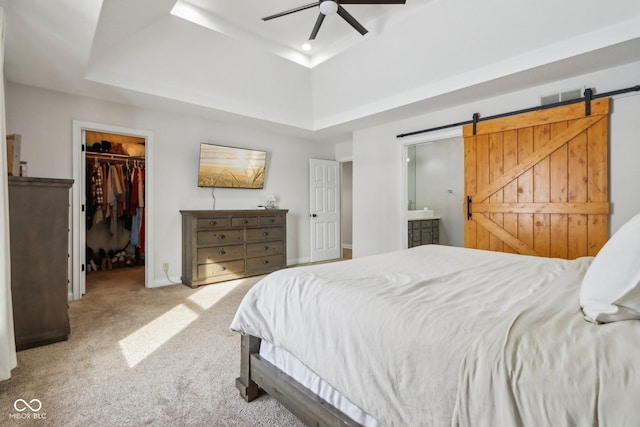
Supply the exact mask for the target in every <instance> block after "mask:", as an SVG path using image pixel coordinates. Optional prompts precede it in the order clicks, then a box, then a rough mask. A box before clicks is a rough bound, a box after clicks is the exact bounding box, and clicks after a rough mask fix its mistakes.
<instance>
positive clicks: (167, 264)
mask: <svg viewBox="0 0 640 427" xmlns="http://www.w3.org/2000/svg"><path fill="white" fill-rule="evenodd" d="M162 271H169V263H168V262H163V263H162Z"/></svg>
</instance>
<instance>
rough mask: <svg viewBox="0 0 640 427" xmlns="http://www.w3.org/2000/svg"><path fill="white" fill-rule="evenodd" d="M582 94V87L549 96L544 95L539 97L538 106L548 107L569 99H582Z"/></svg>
mask: <svg viewBox="0 0 640 427" xmlns="http://www.w3.org/2000/svg"><path fill="white" fill-rule="evenodd" d="M583 94H584V87H581V88H578V89H572V90H567V91H564V92H560V93H553V94H551V95H545V96H541V97H540V105H549V104H554V103H556V102H562V101H569V100H571V99H578V98H582V96H583Z"/></svg>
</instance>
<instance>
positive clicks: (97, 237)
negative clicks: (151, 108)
mask: <svg viewBox="0 0 640 427" xmlns="http://www.w3.org/2000/svg"><path fill="white" fill-rule="evenodd" d="M151 142H152V134H151V133H150V132H146V131H140V130H136V129H127V128H120V127H114V126H110V125H101V124H96V123H87V122H77V121H74V152H75V153H74V178H75V180H76V181H75V182H76V183H77V185H75V186H74V194H73V201H74V204H73V206H74V207H73V212H74V218H73V222H74V223H73V225H72V229H73V230H74V232H73V242H72V245H73V263H72V264H73V271H72V274H71V277H72V283H71V286H70V299H80V298H81V297H82V295H84V294H85V293H87V292H91V289H92V285H93V286H96V285H98V284H104V283H108V282H110V281H113V282H122V281H123V280H126V281H128V282H130V283H131V284H132V285H133V286H138V285H139V286H140V287H148V286H149V283H150V281H149V278H150V277H151V276H150V268H149V267H148V266H150V265H153V263H152V259H153V258H152V256H150V255H152V251H149V248H152V247H153V246H152V240H153V237H152V236H149V234H148V233H146V230H149V229H152V228H151V227H150V221H149V216H150V215H149V213H150V210H151V198H150V197H149V195H150V193H151V191H150V183H151V173H150V168H149V163H150V160H151V159H150V154H151V150H150V148H151Z"/></svg>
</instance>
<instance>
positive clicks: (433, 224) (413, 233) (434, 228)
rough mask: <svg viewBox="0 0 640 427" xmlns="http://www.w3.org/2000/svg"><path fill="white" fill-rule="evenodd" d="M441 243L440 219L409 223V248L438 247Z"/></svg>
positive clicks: (418, 220)
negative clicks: (421, 246)
mask: <svg viewBox="0 0 640 427" xmlns="http://www.w3.org/2000/svg"><path fill="white" fill-rule="evenodd" d="M439 242H440V219H439V218H433V219H417V220H411V221H409V247H410V248H412V247H414V246H420V245H432V244H433V245H437V244H438V243H439Z"/></svg>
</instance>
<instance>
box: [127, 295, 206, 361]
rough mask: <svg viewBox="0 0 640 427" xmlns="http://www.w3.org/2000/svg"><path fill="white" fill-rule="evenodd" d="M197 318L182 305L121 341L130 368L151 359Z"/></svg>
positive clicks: (195, 314) (194, 313) (196, 315)
mask: <svg viewBox="0 0 640 427" xmlns="http://www.w3.org/2000/svg"><path fill="white" fill-rule="evenodd" d="M197 318H198V314H197V313H196V312H194V311H193V310H191V309H189V308H188V307H187V306H185V305H184V304H180V305H177V306H175V307H174V308H172V309H171V310H169V311H167V312H166V313H164V314H163V315H162V316H160V317H158V318H156V319H155V320H153V321H152V322H150V323H147V324H146V325H145V326H143V327H142V328H140V329H138V330H137V331H135V332H134V333H132V334H131V335H129V336H128V337H126V338H123V339H122V340H120V341H119V342H118V344H120V350H121V351H122V354H123V355H124V357H125V359H126V360H127V364H128V365H129V367H130V368H133V367H134V366H136V365H137V364H138V363H140V362H142V361H143V360H144V359H146V358H147V357H149V356H150V355H151V354H152V353H153V352H154V351H156V350H157V349H158V348H160V346H162V344H164V343H166V342H167V341H169V340H170V339H171V338H172V337H174V336H175V335H177V334H178V333H179V332H180V331H182V330H183V329H184V328H186V327H187V326H188V325H189V324H190V323H191V322H193V321H194V320H196V319H197Z"/></svg>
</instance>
